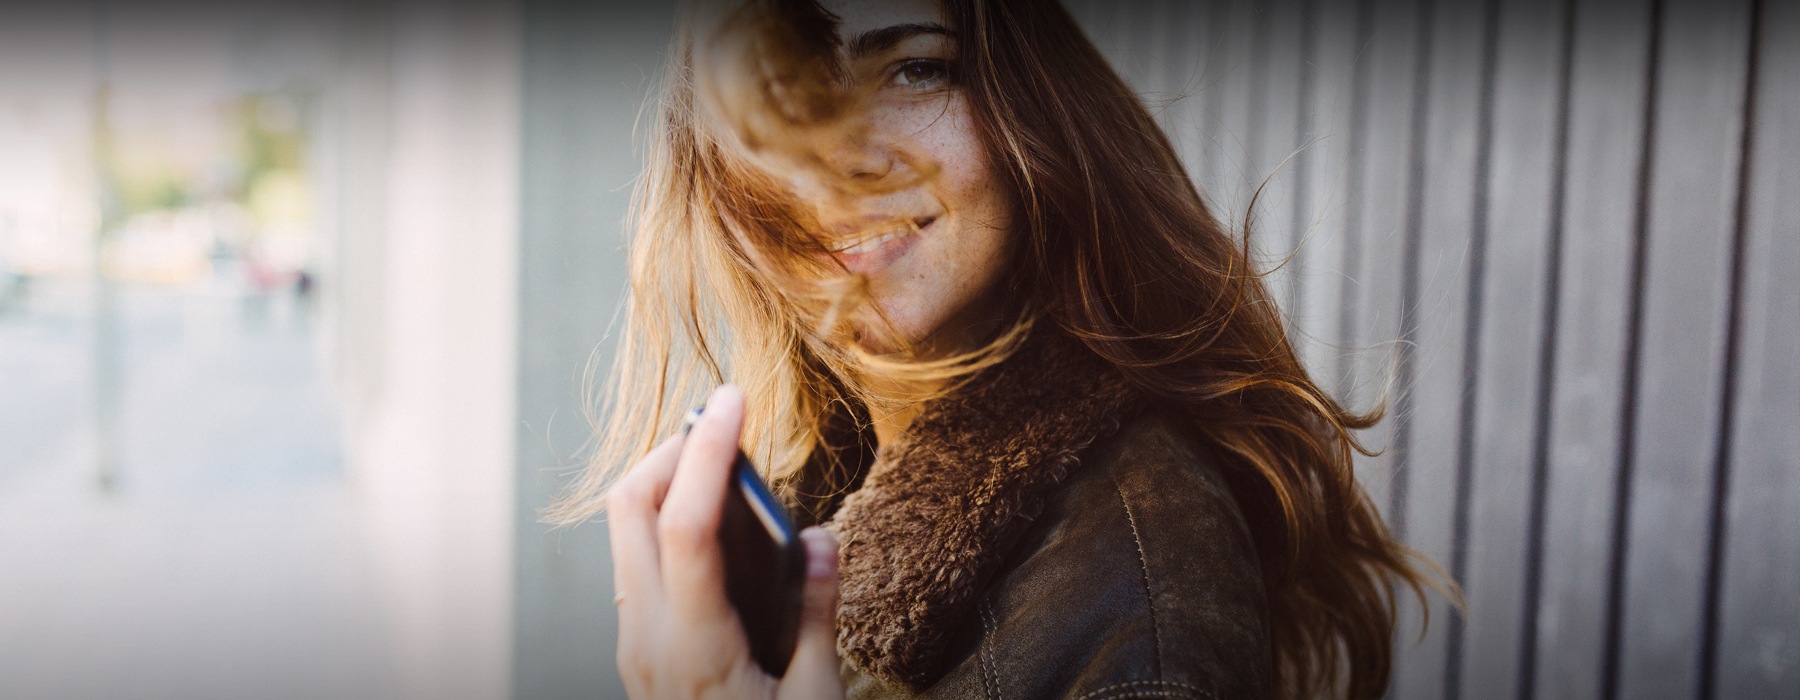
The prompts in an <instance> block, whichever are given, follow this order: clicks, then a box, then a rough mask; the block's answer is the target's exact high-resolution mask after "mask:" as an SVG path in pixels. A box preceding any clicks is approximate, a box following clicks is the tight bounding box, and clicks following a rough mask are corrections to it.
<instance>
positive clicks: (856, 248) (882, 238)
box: [832, 231, 907, 255]
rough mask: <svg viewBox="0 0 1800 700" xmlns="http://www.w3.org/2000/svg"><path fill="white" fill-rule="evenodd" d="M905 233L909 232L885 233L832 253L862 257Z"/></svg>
mask: <svg viewBox="0 0 1800 700" xmlns="http://www.w3.org/2000/svg"><path fill="white" fill-rule="evenodd" d="M905 233H907V232H906V231H895V232H893V233H884V234H882V235H879V236H876V237H874V238H866V239H863V240H862V241H860V242H857V243H856V244H854V245H851V246H849V247H846V248H838V249H836V250H834V251H832V252H836V253H844V254H847V255H862V254H864V253H873V252H875V251H876V250H879V249H880V248H881V244H883V243H886V242H888V241H891V240H894V239H896V238H899V237H900V236H901V235H903V234H905Z"/></svg>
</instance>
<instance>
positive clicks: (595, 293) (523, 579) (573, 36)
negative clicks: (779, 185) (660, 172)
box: [513, 0, 671, 700]
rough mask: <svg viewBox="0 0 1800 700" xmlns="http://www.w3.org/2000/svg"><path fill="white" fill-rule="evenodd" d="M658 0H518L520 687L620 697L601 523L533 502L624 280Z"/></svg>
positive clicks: (522, 693)
mask: <svg viewBox="0 0 1800 700" xmlns="http://www.w3.org/2000/svg"><path fill="white" fill-rule="evenodd" d="M662 5H664V4H662V3H632V4H631V7H632V8H634V9H632V10H621V9H618V8H616V7H610V6H607V5H605V4H602V3H593V2H576V1H569V0H541V1H539V0H533V1H530V2H526V3H525V22H524V25H525V26H524V32H525V49H524V50H525V60H524V71H525V75H524V94H523V95H522V98H521V99H522V100H523V113H522V120H523V123H524V126H523V129H524V134H523V137H524V138H523V147H522V151H523V153H522V157H521V159H522V163H521V168H522V171H521V173H520V182H521V184H520V186H521V188H522V197H521V201H520V208H521V217H522V221H521V231H520V235H521V242H520V246H521V249H520V263H519V264H520V294H519V297H520V306H521V308H520V313H519V325H520V329H519V363H520V364H519V425H518V451H519V455H518V460H519V467H518V506H517V514H518V521H517V522H518V528H517V548H518V549H517V552H518V555H517V556H518V559H517V569H516V576H515V584H516V586H517V599H516V601H515V603H514V606H515V607H514V611H515V625H516V628H515V629H516V631H515V641H514V651H515V655H514V659H515V663H514V684H513V687H514V693H515V695H516V697H518V698H521V700H538V699H540V698H585V699H590V700H591V699H592V698H603V697H624V693H623V691H622V689H621V687H620V686H619V681H618V674H617V672H616V671H615V670H614V664H613V655H614V643H615V642H614V635H615V632H614V628H613V624H614V617H613V614H614V613H613V605H612V574H611V568H610V565H609V561H610V558H609V555H608V552H607V543H606V529H605V526H604V523H598V522H596V523H592V524H589V525H586V526H583V527H580V528H577V529H574V530H570V531H562V532H558V533H554V534H546V533H547V532H548V528H547V527H545V526H544V525H542V524H540V523H538V515H537V511H538V510H539V509H540V508H542V507H543V506H544V505H546V504H547V503H548V502H549V501H550V498H551V496H552V495H553V493H554V492H555V489H556V487H557V485H558V484H559V483H560V482H561V476H562V475H563V474H566V473H568V472H570V471H572V470H573V469H575V468H576V467H577V466H578V465H579V460H580V457H581V455H582V454H583V453H582V448H583V447H584V446H585V445H586V441H587V439H588V437H589V435H590V434H591V428H590V426H589V423H588V419H587V417H586V415H587V414H586V413H585V412H584V409H583V405H582V400H581V397H582V394H583V391H584V389H585V387H584V384H583V381H582V370H583V368H584V367H586V365H587V363H588V361H589V357H590V354H593V358H594V361H595V362H598V363H600V365H599V366H600V367H601V368H602V369H604V368H605V367H606V366H607V363H608V362H609V360H610V357H609V355H607V354H606V353H605V352H604V349H605V348H604V347H603V341H604V340H605V335H606V331H607V326H608V324H609V323H610V322H611V321H612V319H613V316H614V311H615V309H616V308H617V307H618V305H619V302H620V300H621V298H622V292H623V290H624V285H625V259H624V255H623V253H622V249H623V244H624V236H623V228H622V226H621V224H622V222H623V220H624V218H625V214H626V209H627V205H628V202H629V199H630V194H631V187H630V186H631V182H632V178H633V177H635V176H636V175H637V172H638V167H639V163H640V158H639V152H638V151H635V150H634V144H633V139H632V127H633V124H634V121H635V120H636V119H637V115H638V109H639V106H640V105H641V104H643V102H644V97H645V95H646V94H647V92H648V90H649V89H650V87H651V81H652V80H653V77H654V75H655V74H656V73H657V71H658V70H659V69H660V66H661V61H662V51H663V47H664V44H665V43H666V41H667V40H668V35H669V26H670V21H671V15H668V14H663V13H665V12H668V10H667V9H666V8H664V7H662ZM597 349H600V350H601V352H599V353H598V354H594V353H596V350H597ZM603 374H604V373H603V372H602V375H603Z"/></svg>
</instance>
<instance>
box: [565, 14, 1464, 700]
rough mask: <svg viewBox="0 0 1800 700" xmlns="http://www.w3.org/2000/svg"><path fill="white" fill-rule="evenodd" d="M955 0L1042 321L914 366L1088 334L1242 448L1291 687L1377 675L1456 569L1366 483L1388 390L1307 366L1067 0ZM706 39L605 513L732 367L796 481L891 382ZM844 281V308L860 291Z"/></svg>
mask: <svg viewBox="0 0 1800 700" xmlns="http://www.w3.org/2000/svg"><path fill="white" fill-rule="evenodd" d="M763 1H764V2H767V3H770V4H772V5H775V6H782V7H780V8H779V9H782V10H783V11H796V10H795V8H796V7H798V8H800V10H799V11H805V6H810V5H811V3H809V2H804V1H803V0H763ZM942 7H943V11H944V15H945V18H946V19H947V20H948V23H949V24H950V25H951V28H952V29H953V30H954V31H955V32H956V35H957V47H958V48H957V59H956V62H957V69H956V73H957V77H956V80H957V81H958V82H959V89H961V90H963V91H964V93H965V94H966V96H967V98H968V99H969V101H970V105H971V107H972V110H973V113H974V115H975V118H976V124H977V125H978V128H979V129H980V130H981V132H982V133H981V136H982V137H983V141H984V143H985V144H986V145H987V147H988V149H989V151H990V153H989V160H990V162H991V163H993V164H994V167H995V168H996V169H997V170H998V171H999V172H1000V173H1002V174H1003V177H1004V178H1005V180H1006V182H1007V184H1008V185H1009V186H1010V189H1011V190H1012V193H1013V195H1014V196H1015V198H1016V200H1015V204H1016V207H1015V208H1016V210H1017V211H1016V212H1015V217H1014V228H1015V230H1016V234H1015V235H1016V236H1017V237H1018V240H1019V244H1018V245H1017V246H1016V253H1015V255H1016V261H1015V262H1016V263H1017V265H1016V271H1015V274H1014V276H1013V277H1012V278H1010V279H1009V281H1008V284H1009V287H1010V289H1009V290H1008V291H1009V292H1010V293H1011V294H1012V295H1013V296H1014V297H1016V298H1019V299H1025V300H1028V301H1029V303H1028V304H1027V305H1026V306H1025V307H1023V308H1026V309H1028V310H1029V313H1030V318H1029V319H1027V318H1021V319H1019V322H1020V325H1019V326H1016V327H1015V331H1014V332H1012V333H1007V334H1004V335H1003V336H1002V338H1003V340H1002V341H1001V342H996V343H995V344H994V345H993V346H991V347H990V348H986V349H984V351H983V352H978V353H974V354H971V355H968V356H959V357H956V358H951V359H950V360H946V361H939V362H936V363H929V364H927V365H924V366H917V367H914V368H913V369H914V371H916V372H921V373H927V374H934V375H935V376H939V377H955V376H966V375H967V374H969V373H971V372H973V371H974V370H976V369H979V368H980V367H983V366H986V365H989V364H991V363H993V362H996V361H998V360H999V359H1000V358H1002V357H1003V356H1004V355H1005V352H1006V350H1007V348H1008V342H1010V341H1011V340H1016V339H1017V337H1019V336H1020V332H1019V331H1018V329H1019V328H1022V327H1023V325H1024V324H1026V323H1035V324H1036V325H1038V326H1040V327H1044V326H1049V327H1052V328H1054V329H1057V330H1058V331H1060V332H1063V333H1067V334H1068V335H1070V336H1072V337H1075V338H1078V339H1080V340H1081V341H1082V342H1084V343H1085V344H1086V345H1087V347H1088V348H1090V349H1091V350H1092V351H1093V352H1095V353H1096V354H1098V355H1099V356H1101V357H1103V358H1105V359H1106V360H1108V361H1110V362H1111V363H1113V364H1114V365H1116V366H1117V367H1118V368H1119V369H1120V370H1121V371H1122V372H1123V374H1124V375H1125V376H1126V377H1127V378H1128V379H1129V381H1131V382H1132V383H1133V384H1134V385H1135V386H1136V387H1137V388H1138V389H1139V390H1140V391H1142V392H1143V393H1145V394H1146V395H1149V396H1153V397H1156V398H1158V399H1160V400H1161V401H1162V402H1163V403H1164V404H1165V405H1169V406H1173V407H1175V408H1176V409H1177V410H1179V411H1180V412H1181V413H1182V414H1183V415H1184V416H1185V418H1186V420H1187V421H1188V423H1189V424H1190V425H1191V426H1192V428H1193V430H1194V431H1195V433H1196V434H1197V435H1199V436H1202V437H1203V439H1205V440H1207V441H1209V442H1211V443H1212V444H1214V445H1217V446H1218V447H1220V448H1222V451H1223V452H1224V453H1225V454H1228V455H1230V456H1231V457H1232V464H1230V465H1229V466H1228V469H1227V474H1228V479H1229V480H1230V482H1231V484H1232V488H1233V491H1234V493H1235V495H1236V497H1237V499H1238V500H1239V503H1240V506H1241V507H1242V509H1243V511H1244V514H1245V517H1246V519H1247V521H1248V524H1249V526H1250V528H1251V531H1252V536H1253V540H1254V542H1255V545H1256V548H1257V552H1258V556H1259V560H1260V562H1261V565H1262V568H1263V578H1264V582H1265V586H1266V590H1267V592H1268V603H1269V620H1270V633H1271V635H1270V636H1271V644H1272V647H1273V649H1272V651H1273V654H1274V659H1275V670H1276V679H1275V681H1276V686H1277V689H1278V693H1279V695H1280V696H1282V697H1295V698H1299V697H1315V696H1319V695H1338V694H1342V695H1346V696H1349V697H1357V698H1362V697H1377V696H1379V695H1380V694H1381V693H1382V691H1383V690H1384V689H1385V688H1386V687H1387V683H1388V677H1389V672H1390V668H1391V661H1392V660H1391V653H1392V649H1391V644H1392V639H1393V634H1394V626H1395V614H1394V605H1395V596H1394V586H1395V585H1396V584H1398V585H1404V586H1406V587H1408V588H1410V589H1411V590H1412V592H1413V593H1414V594H1415V595H1418V596H1419V597H1420V598H1421V600H1423V593H1422V591H1421V586H1433V587H1439V588H1443V589H1445V590H1451V591H1453V588H1454V586H1453V584H1449V583H1448V582H1443V581H1442V577H1441V574H1438V573H1437V571H1438V570H1437V568H1436V567H1435V566H1433V565H1432V564H1430V562H1428V561H1426V560H1424V559H1422V558H1420V557H1419V556H1418V555H1416V553H1414V552H1412V551H1411V550H1410V549H1408V548H1406V547H1405V546H1404V545H1402V544H1401V543H1399V542H1398V541H1396V540H1395V539H1394V538H1393V537H1392V536H1391V535H1390V534H1389V532H1388V530H1387V527H1386V525H1385V524H1384V523H1383V521H1382V519H1381V517H1380V514H1379V513H1378V512H1377V511H1376V509H1375V507H1374V505H1373V504H1372V503H1371V502H1370V501H1369V499H1368V497H1367V495H1366V494H1365V493H1364V492H1363V490H1362V488H1361V487H1360V486H1359V485H1358V484H1357V482H1356V480H1355V476H1354V473H1353V468H1352V467H1353V461H1352V460H1353V455H1354V453H1355V452H1358V451H1361V452H1363V453H1365V454H1368V453H1369V451H1368V450H1366V449H1365V448H1364V447H1363V446H1362V445H1360V444H1359V443H1358V442H1357V440H1356V438H1355V435H1354V431H1356V430H1360V429H1365V428H1368V427H1371V426H1373V425H1374V424H1375V423H1376V422H1377V421H1379V420H1380V419H1381V410H1380V409H1379V408H1377V409H1374V410H1371V411H1368V412H1361V413H1359V412H1357V411H1354V410H1351V409H1349V408H1346V407H1344V406H1342V405H1340V404H1339V403H1338V402H1337V401H1336V400H1334V399H1333V398H1332V397H1331V396H1330V395H1328V394H1327V393H1326V392H1325V391H1324V390H1323V389H1321V388H1320V386H1319V385H1318V384H1317V383H1316V382H1315V381H1314V380H1313V379H1312V377H1311V376H1309V374H1308V373H1307V371H1306V368H1305V367H1303V366H1302V365H1301V363H1300V360H1299V358H1298V356H1297V354H1296V352H1295V350H1294V348H1293V346H1292V345H1291V344H1290V342H1289V339H1288V333H1287V330H1288V329H1287V324H1286V321H1285V319H1284V317H1283V316H1282V314H1281V312H1280V310H1279V309H1277V308H1276V306H1275V304H1274V302H1273V300H1272V298H1271V297H1270V295H1269V293H1268V291H1267V289H1266V288H1265V287H1264V283H1263V279H1262V276H1261V273H1260V272H1259V271H1258V270H1256V269H1254V267H1253V265H1252V262H1251V261H1252V256H1251V248H1250V242H1249V235H1248V228H1249V226H1248V224H1249V221H1250V217H1248V216H1246V217H1245V224H1246V225H1245V226H1244V231H1243V232H1242V233H1241V235H1238V236H1234V235H1233V233H1232V231H1231V230H1230V229H1229V227H1228V226H1226V225H1225V224H1223V223H1222V222H1221V220H1220V219H1219V218H1217V217H1215V216H1214V214H1213V213H1212V212H1211V211H1210V210H1209V208H1208V207H1207V205H1206V203H1205V201H1204V199H1203V198H1202V196H1201V194H1200V193H1199V192H1198V191H1197V190H1196V188H1195V186H1194V184H1193V182H1192V180H1191V179H1190V178H1189V177H1188V175H1187V173H1186V171H1185V170H1184V169H1183V167H1182V164H1181V162H1180V160H1179V158H1178V157H1177V156H1176V154H1175V150H1174V149H1173V148H1172V146H1171V144H1170V142H1169V140H1168V138H1167V137H1166V135H1165V134H1164V133H1163V132H1162V130H1161V128H1160V127H1159V126H1158V125H1157V124H1156V122H1155V121H1154V119H1153V118H1152V117H1151V115H1150V113H1149V112H1148V111H1147V110H1146V109H1145V107H1144V106H1143V105H1142V104H1141V103H1140V101H1139V100H1138V98H1137V96H1136V95H1135V94H1134V93H1133V92H1132V91H1131V90H1130V88H1129V87H1128V86H1127V85H1126V84H1125V82H1124V81H1123V80H1122V79H1121V78H1120V77H1119V76H1118V74H1117V73H1115V72H1114V71H1113V70H1112V68H1111V67H1110V66H1109V65H1108V64H1107V63H1106V61H1105V60H1104V58H1103V57H1102V56H1101V55H1100V53H1099V52H1098V51H1097V50H1096V49H1095V48H1094V46H1093V44H1092V43H1090V42H1089V40H1088V39H1087V38H1086V37H1085V36H1084V35H1083V33H1082V32H1081V30H1080V29H1079V27H1078V26H1077V24H1076V23H1075V21H1074V20H1073V18H1072V17H1071V16H1070V15H1069V14H1068V12H1067V11H1066V10H1065V9H1064V8H1063V7H1062V6H1061V5H1060V4H1058V3H1055V2H1046V1H1044V0H942ZM814 9H816V7H815V8H814ZM789 26H790V27H791V26H794V25H789ZM694 51H695V46H694V36H693V32H692V31H685V30H684V31H683V32H680V33H679V36H678V38H677V42H676V46H675V48H674V51H673V52H672V55H671V65H670V68H669V70H668V73H667V75H666V76H665V80H666V85H665V89H664V92H663V95H662V102H661V103H660V109H659V110H658V112H657V117H656V121H655V124H654V130H653V133H652V137H651V142H650V144H649V145H650V154H649V158H648V165H647V168H646V173H645V176H644V178H643V180H642V181H641V182H640V185H639V188H638V195H637V196H638V206H637V214H636V216H637V219H636V233H635V237H634V239H633V243H632V247H631V257H632V264H631V274H632V278H631V284H632V286H631V292H630V299H629V302H628V309H627V319H626V323H625V328H624V333H623V337H622V338H621V343H620V346H619V351H618V352H619V354H618V356H617V359H616V360H615V363H614V368H613V372H612V374H611V376H610V381H609V384H608V387H609V393H610V400H609V402H608V407H607V408H608V412H607V416H606V422H605V425H604V427H603V428H602V429H601V430H600V432H599V435H600V440H601V442H600V444H599V449H598V450H597V451H596V456H595V458H594V461H593V462H592V463H591V464H590V467H589V469H588V470H587V471H586V473H585V474H584V475H583V477H582V478H581V479H580V480H578V481H577V482H576V483H575V484H573V485H572V487H571V488H570V490H569V491H568V492H566V493H565V494H564V497H563V498H562V499H561V500H560V501H559V502H558V503H557V504H556V506H555V507H553V509H552V510H551V511H550V512H549V514H548V515H549V519H551V520H552V521H557V522H563V523H573V522H577V521H580V520H582V519H585V518H587V517H589V516H591V515H592V514H594V513H595V512H596V511H597V510H598V507H599V503H600V502H601V496H602V494H603V493H604V491H605V488H606V486H607V484H608V483H609V482H610V479H611V478H612V477H613V476H615V475H616V474H617V473H618V472H619V471H620V470H622V469H623V468H624V466H625V465H626V464H627V463H629V462H630V461H633V460H635V458H636V457H637V456H638V455H641V454H642V453H643V452H644V451H646V450H648V448H649V447H650V443H651V441H652V440H653V439H654V438H655V436H657V435H661V434H666V432H667V430H669V429H670V427H671V426H672V424H673V423H674V421H675V420H676V414H677V413H678V411H679V410H680V408H681V407H683V406H686V405H690V404H692V403H695V402H696V401H697V400H698V398H699V396H700V394H701V392H702V391H704V390H705V389H706V388H707V387H709V386H710V385H711V384H714V383H716V382H718V381H721V380H723V379H724V378H725V377H727V376H729V377H731V378H732V379H733V380H734V381H736V382H737V383H739V384H740V385H743V386H744V387H745V389H746V394H747V396H749V397H750V400H751V402H752V403H751V405H750V407H749V411H748V417H749V419H748V422H747V425H746V430H745V435H746V439H747V447H748V448H749V449H751V451H752V453H753V455H754V456H757V457H758V458H759V461H760V462H761V463H762V464H764V465H765V466H768V467H770V468H771V472H772V473H773V476H775V477H777V478H778V479H795V478H799V477H800V476H804V475H802V474H801V473H800V472H801V471H802V470H804V469H808V468H811V469H818V468H821V466H820V465H821V464H825V463H827V462H828V460H827V461H821V460H819V459H817V458H816V456H817V455H819V454H821V453H829V452H830V451H831V450H832V449H834V448H836V447H841V446H834V445H831V444H828V442H829V440H828V437H827V436H828V434H829V433H830V431H829V430H828V426H827V423H828V422H829V421H831V420H832V418H833V416H835V415H841V414H842V408H843V406H844V405H847V404H853V403H855V402H857V401H862V400H867V398H868V397H866V396H865V395H864V393H862V392H859V389H858V382H857V379H856V377H857V376H858V371H859V369H858V368H859V367H864V368H866V363H867V362H868V360H869V359H870V358H867V357H861V356H858V355H857V354H856V353H855V352H853V351H847V350H845V349H844V348H843V346H842V344H841V343H833V342H826V340H825V339H824V338H822V336H821V333H820V332H819V329H820V328H821V327H826V326H829V325H830V324H829V323H824V324H822V323H821V314H827V315H829V313H830V312H831V310H832V309H833V308H836V306H834V305H833V304H823V305H821V304H817V303H809V301H810V300H812V299H813V297H811V296H808V295H807V294H803V293H799V292H795V291H793V289H794V285H791V284H783V283H782V282H783V278H782V276H781V275H778V274H776V275H772V274H771V272H770V267H771V264H772V263H771V262H770V261H771V260H779V259H780V256H779V255H770V254H769V252H768V251H769V249H770V248H772V247H779V245H781V244H780V243H779V242H780V241H783V240H788V241H791V240H793V237H792V236H785V235H779V234H777V233H772V231H776V230H778V229H802V228H804V226H803V225H801V224H800V223H798V222H795V221H793V219H792V217H791V216H790V215H789V214H787V213H785V212H786V209H784V208H783V207H780V206H778V205H773V204H771V201H770V199H769V197H768V196H766V195H764V194H759V193H764V192H767V191H768V190H769V189H770V188H769V187H768V184H769V183H767V182H761V181H759V180H758V178H759V176H758V175H757V173H756V170H755V168H753V167H748V166H746V165H745V159H744V158H742V157H736V156H734V155H733V152H734V150H737V149H741V148H742V147H743V145H744V144H743V143H742V142H741V140H738V139H734V138H732V137H731V136H730V135H729V134H723V133H721V130H722V127H721V126H720V125H719V124H718V123H716V122H709V121H708V120H707V119H705V118H704V117H703V116H701V114H700V112H701V111H702V107H703V105H700V104H697V100H698V99H699V98H698V92H697V89H696V81H695V67H694V63H695V56H694ZM796 121H798V120H796ZM1251 208H1252V210H1254V203H1253V204H1252V207H1251ZM759 231H760V234H759ZM680 261H692V264H683V263H682V262H680ZM837 291H838V297H837V299H838V303H837V306H841V302H842V300H843V299H844V298H846V297H851V298H853V297H854V296H855V295H854V294H852V293H849V292H847V291H845V290H842V289H840V290H837ZM809 465H810V466H809ZM1452 597H1454V593H1452Z"/></svg>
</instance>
